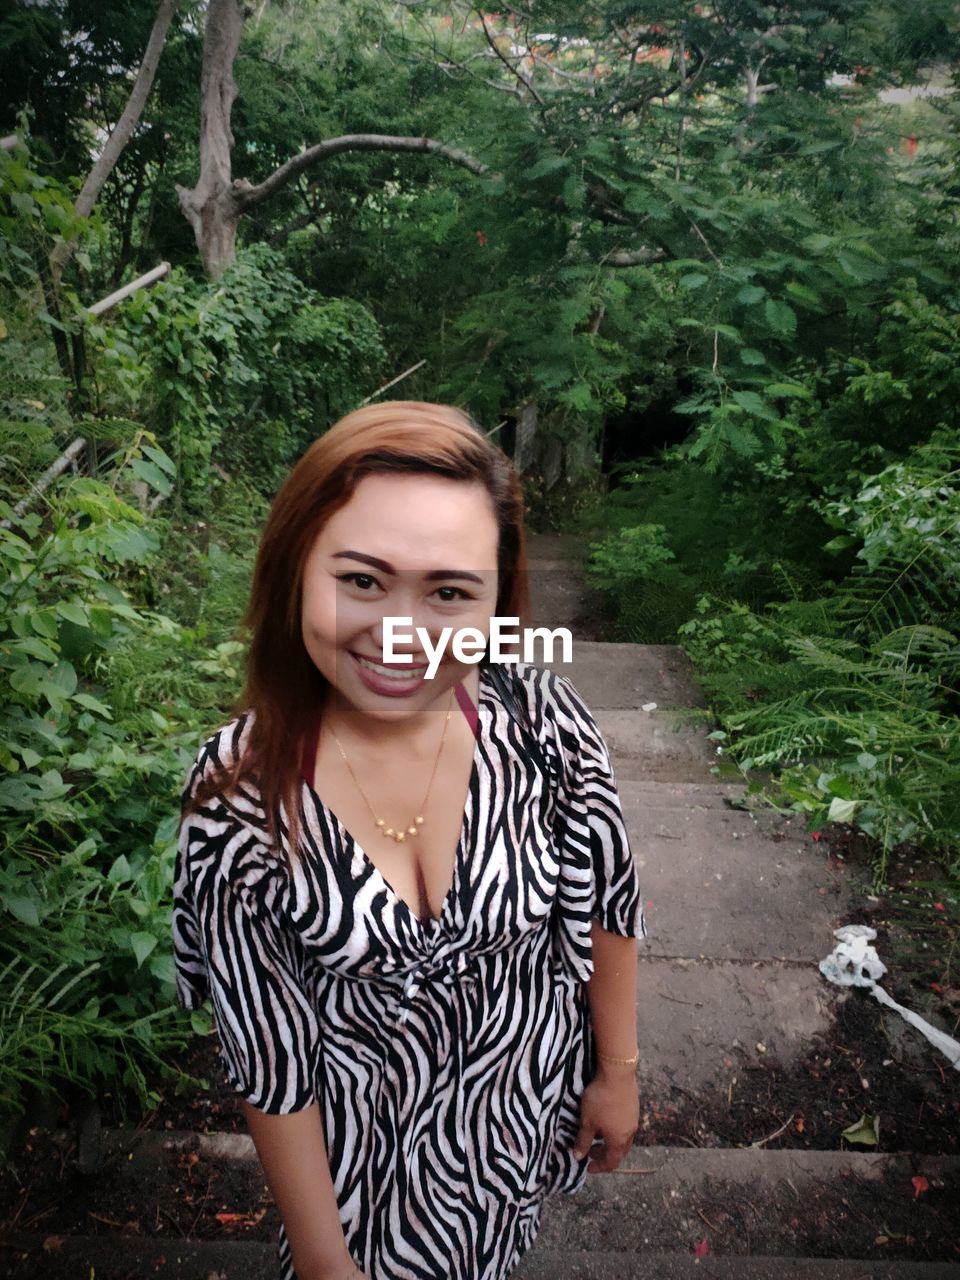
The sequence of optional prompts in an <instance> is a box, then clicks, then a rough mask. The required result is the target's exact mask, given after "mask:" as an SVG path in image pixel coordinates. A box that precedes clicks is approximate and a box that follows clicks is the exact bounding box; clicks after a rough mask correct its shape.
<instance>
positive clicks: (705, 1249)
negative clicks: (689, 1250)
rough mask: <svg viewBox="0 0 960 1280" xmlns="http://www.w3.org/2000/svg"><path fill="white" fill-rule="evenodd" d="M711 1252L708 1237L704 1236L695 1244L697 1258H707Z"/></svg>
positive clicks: (694, 1250)
mask: <svg viewBox="0 0 960 1280" xmlns="http://www.w3.org/2000/svg"><path fill="white" fill-rule="evenodd" d="M709 1252H710V1243H709V1241H708V1240H707V1239H706V1238H704V1239H703V1240H698V1241H697V1243H696V1244H695V1245H694V1246H693V1256H694V1257H695V1258H705V1257H706V1256H707V1254H708V1253H709Z"/></svg>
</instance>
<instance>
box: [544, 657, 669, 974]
mask: <svg viewBox="0 0 960 1280" xmlns="http://www.w3.org/2000/svg"><path fill="white" fill-rule="evenodd" d="M547 701H548V704H549V708H550V715H551V717H552V719H553V721H554V733H555V736H556V740H557V744H558V755H559V757H560V763H561V777H562V779H563V785H562V787H561V791H562V795H563V802H562V812H563V824H564V835H563V841H564V856H563V862H562V868H561V881H562V882H561V902H562V903H563V904H564V908H563V910H564V915H565V917H566V919H565V922H564V923H565V924H566V926H567V934H568V936H567V948H568V956H569V959H570V961H571V963H572V966H573V968H574V970H575V972H577V974H578V976H579V977H580V978H581V980H583V979H585V978H586V977H588V976H589V975H590V973H591V972H592V963H591V962H590V960H589V955H590V944H589V926H590V921H591V920H596V921H598V922H599V924H600V925H601V927H602V928H604V929H606V930H607V931H608V932H609V933H617V934H621V935H622V936H624V937H630V938H645V937H646V936H647V929H646V922H645V919H644V911H643V897H642V894H641V888H640V883H639V878H638V875H637V869H636V864H635V863H634V860H633V854H632V852H631V849H630V837H629V834H628V832H627V826H626V821H625V819H624V815H623V809H622V806H621V802H620V796H619V793H618V791H617V784H616V778H615V775H614V771H613V766H612V764H611V762H610V752H609V750H608V748H607V744H606V741H605V740H604V737H603V734H602V733H601V732H600V729H599V728H598V726H597V722H596V720H595V719H594V718H593V715H592V714H591V713H590V711H589V709H588V708H587V705H586V703H585V702H584V701H583V698H582V697H581V696H580V694H579V692H578V691H577V689H576V688H575V687H574V685H573V684H572V683H571V682H570V680H569V679H568V678H567V677H566V676H562V675H559V674H557V673H555V672H553V673H551V675H550V679H549V682H548V697H547Z"/></svg>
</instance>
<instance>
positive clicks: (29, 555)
mask: <svg viewBox="0 0 960 1280" xmlns="http://www.w3.org/2000/svg"><path fill="white" fill-rule="evenodd" d="M214 9H216V11H217V13H218V14H219V15H220V16H221V17H222V18H223V19H224V22H225V23H226V24H227V25H228V26H229V24H230V23H239V26H238V27H237V30H238V31H240V30H241V28H242V39H241V40H240V45H239V53H238V55H237V57H236V58H235V59H234V60H233V63H232V73H233V75H234V77H235V79H236V83H237V88H238V96H237V99H236V103H235V104H234V106H233V110H232V117H231V120H230V128H231V129H232V133H233V139H234V145H233V149H232V153H231V154H230V156H229V160H230V166H231V167H230V174H231V177H232V179H233V181H232V183H231V184H229V190H230V191H233V192H235V193H239V196H238V198H241V199H247V197H248V196H249V193H250V191H251V190H253V189H256V188H260V189H261V191H260V196H259V197H258V199H257V202H256V203H247V204H245V205H244V206H243V209H242V211H241V215H238V218H237V221H236V226H235V228H234V229H235V230H236V231H237V238H236V241H235V244H234V243H229V237H227V239H226V240H225V241H224V243H223V244H221V245H220V247H219V249H217V251H216V252H214V251H213V249H211V248H210V245H209V244H207V246H206V248H204V246H203V245H202V244H201V243H200V241H202V240H203V235H202V234H201V235H200V236H199V237H198V238H195V235H194V232H195V230H196V227H194V226H191V224H190V223H189V222H188V219H187V218H186V217H185V216H184V213H185V210H184V207H183V204H182V198H183V197H184V193H185V192H187V193H189V192H191V191H194V190H195V189H196V188H197V187H198V185H199V184H198V174H199V173H200V172H201V165H202V164H208V163H209V158H210V151H209V149H208V148H209V146H210V145H213V144H217V145H221V144H223V145H226V144H225V143H224V139H223V138H222V137H221V138H219V140H218V139H217V138H212V137H211V135H209V134H207V135H204V137H203V139H201V135H200V134H199V133H198V124H197V122H198V120H199V119H200V106H201V82H200V63H201V56H202V51H203V44H204V38H205V18H206V16H207V14H208V13H209V12H212V11H213V10H214ZM245 14H246V17H245V16H244V15H245ZM153 17H154V6H153V5H152V4H151V3H148V2H147V0H125V2H124V3H122V4H119V5H113V6H93V7H92V8H91V6H89V5H85V4H74V3H64V4H61V5H57V6H37V5H32V4H27V3H22V4H16V5H14V8H13V10H12V12H11V14H10V15H9V16H5V17H4V19H2V20H0V85H2V86H3V88H2V90H0V111H2V113H3V115H4V123H3V127H2V129H0V132H2V133H12V132H14V131H16V132H17V134H18V136H19V138H20V141H19V143H18V144H17V145H15V146H14V147H13V148H12V149H10V150H7V151H3V152H0V455H2V459H3V467H2V481H0V521H2V527H0V557H2V560H3V569H4V585H3V586H2V587H0V671H2V673H3V679H4V684H5V689H4V694H5V696H4V711H3V713H2V716H3V732H2V735H0V737H2V746H0V767H2V771H3V776H2V777H0V835H2V840H3V853H2V856H0V924H2V926H3V927H2V931H0V932H2V938H3V943H2V946H3V949H4V950H3V958H2V961H0V1030H2V1036H3V1039H2V1047H0V1089H2V1090H3V1092H4V1096H5V1097H7V1098H9V1100H10V1103H11V1109H12V1110H14V1111H15V1110H16V1109H17V1108H18V1107H19V1106H22V1104H23V1102H24V1099H25V1098H26V1097H27V1096H28V1095H29V1092H30V1090H31V1089H33V1090H37V1091H39V1092H40V1093H46V1092H59V1093H61V1096H62V1094H63V1091H64V1090H66V1091H68V1092H69V1091H74V1092H77V1091H79V1092H81V1093H82V1092H88V1093H89V1092H103V1091H113V1092H114V1093H116V1094H117V1095H118V1096H119V1097H120V1098H124V1097H129V1098H131V1099H133V1098H136V1099H137V1100H138V1101H139V1102H140V1103H144V1102H146V1101H149V1097H148V1093H149V1086H148V1085H147V1083H146V1080H147V1074H148V1073H152V1072H153V1071H154V1070H159V1069H160V1068H161V1066H162V1065H163V1064H166V1066H167V1067H168V1068H171V1065H172V1064H173V1063H174V1062H175V1059H176V1052H175V1051H176V1048H177V1046H179V1045H182V1044H184V1043H185V1042H186V1037H188V1036H189V1035H190V1034H191V1028H192V1026H193V1025H194V1024H196V1023H197V1019H196V1018H194V1019H193V1020H192V1021H191V1019H189V1018H188V1017H187V1016H186V1015H184V1014H182V1013H180V1012H179V1011H177V1010H175V1009H174V1008H173V1000H172V996H173V989H172V985H171V977H172V974H171V960H170V948H169V937H168V933H169V890H170V876H171V870H172V851H173V839H174V831H175V822H176V815H177V809H178V799H179V788H180V786H181V784H182V781H183V778H184V774H185V770H186V768H187V766H188V764H189V762H190V760H191V759H192V758H193V755H194V752H195V751H196V748H197V746H198V744H199V743H200V741H202V739H203V738H204V737H205V736H206V734H207V733H208V732H209V731H210V729H211V728H213V727H214V726H215V725H216V724H217V723H219V722H220V720H221V717H222V715H223V712H224V710H225V708H226V707H227V706H229V705H230V704H231V702H232V700H233V698H234V697H235V695H236V691H237V688H238V685H239V681H240V673H241V663H242V658H243V644H244V638H243V637H242V636H241V635H239V634H238V632H237V623H238V620H239V618H240V616H241V613H242V608H243V603H244V598H245V591H246V585H247V579H248V575H249V571H250V565H251V558H252V554H253V549H254V542H255V539H256V535H257V531H258V529H259V527H260V525H261V523H262V519H263V515H264V513H265V510H266V507H267V504H268V503H269V499H270V495H271V494H272V493H273V492H274V491H275V488H276V486H277V483H278V481H279V480H280V478H281V477H282V476H283V475H284V474H285V472H286V470H287V469H288V467H289V466H290V464H291V463H292V462H293V461H294V460H295V459H296V458H297V457H298V456H299V455H300V453H301V452H302V451H303V449H304V448H305V446H306V445H307V444H308V443H309V442H310V441H311V440H312V439H314V438H315V436H316V435H317V434H319V433H320V432H321V431H322V430H323V429H324V428H325V427H326V426H327V425H328V424H329V423H331V422H332V421H334V420H335V419H336V418H337V417H339V416H340V415H341V414H343V413H344V412H346V411H347V410H349V409H350V408H352V407H355V406H356V405H358V404H359V403H361V402H362V401H364V400H365V399H367V398H368V397H371V396H373V395H375V394H377V393H378V389H379V388H381V387H382V386H383V384H385V383H387V382H388V381H389V380H390V379H391V378H394V377H396V376H398V375H405V376H403V378H402V380H401V381H400V382H399V383H398V384H397V385H396V389H395V390H393V391H391V392H389V393H388V394H394V395H400V396H406V397H409V398H422V399H435V400H445V401H451V402H454V403H458V404H462V405H464V406H465V407H466V408H467V409H469V410H470V411H472V412H473V413H474V414H475V415H476V416H477V417H478V419H479V420H480V421H482V422H484V423H485V424H486V425H487V426H488V428H489V430H490V431H491V432H492V433H493V434H494V438H495V439H497V440H498V442H499V443H501V444H502V445H503V447H504V448H505V449H506V450H507V451H508V452H510V453H512V455H513V456H514V459H515V461H516V464H517V466H518V468H519V469H520V471H521V473H522V476H523V480H524V487H525V492H526V494H527V498H528V503H529V507H530V510H531V514H532V516H533V520H534V522H538V521H539V522H542V523H544V524H549V525H550V526H551V527H573V528H578V529H581V530H584V531H586V530H589V531H591V533H592V535H593V541H594V549H593V556H592V573H593V575H594V578H595V580H596V581H597V583H599V584H600V585H601V586H602V588H603V589H604V591H605V592H607V593H608V594H609V596H610V599H611V601H612V602H613V603H614V604H615V606H616V610H617V612H618V617H619V621H618V627H619V632H618V634H617V635H616V636H614V637H611V638H622V639H630V640H637V641H642V642H656V643H676V642H678V641H679V642H681V643H682V644H683V645H684V646H685V647H686V649H687V651H688V652H689V653H690V654H691V656H692V657H693V659H694V661H695V663H696V667H697V671H698V674H699V676H700V679H701V681H702V683H703V684H704V686H705V688H706V689H707V691H708V693H709V696H710V700H711V712H712V714H713V716H714V717H715V718H716V720H717V722H718V724H719V728H717V729H716V730H715V732H714V738H715V741H716V742H717V744H718V746H719V747H720V748H721V749H722V757H721V758H722V759H724V760H726V761H729V762H730V766H731V767H733V768H734V769H736V770H737V771H739V772H740V773H742V774H743V776H745V777H746V779H747V780H748V781H749V782H750V783H751V790H752V791H753V792H754V793H755V794H757V798H758V799H759V793H762V796H763V799H764V800H765V801H772V802H773V803H775V804H778V805H781V806H787V807H790V808H794V809H797V810H799V811H801V812H803V813H805V814H807V815H808V816H809V819H810V822H811V825H813V824H821V823H823V822H824V821H830V820H833V821H843V822H851V823H854V824H856V825H857V826H858V827H859V828H860V830H861V831H862V832H864V833H865V834H866V835H867V836H868V837H869V839H870V840H871V841H872V847H873V849H874V851H875V858H876V862H875V870H876V877H877V880H878V883H879V882H880V881H881V880H882V878H883V876H884V872H885V867H886V866H887V860H888V859H889V857H890V855H891V852H892V851H893V850H894V849H896V848H897V846H898V845H902V844H904V843H908V844H911V845H914V846H918V847H920V848H922V849H925V850H927V851H928V852H929V853H931V854H932V855H934V856H936V857H938V858H939V859H940V860H941V862H942V865H943V868H944V872H943V874H944V876H945V877H946V878H947V879H948V881H949V886H950V893H951V894H954V898H955V892H954V891H955V889H956V888H957V881H958V879H960V814H958V811H957V803H958V802H957V800H956V796H957V795H958V794H960V787H958V781H960V780H958V773H960V745H958V740H957V730H956V723H957V710H958V706H957V702H958V693H957V690H958V687H960V686H958V665H960V663H958V653H960V642H958V634H960V630H958V629H960V618H958V610H960V573H958V570H960V564H958V555H960V553H958V547H960V540H958V537H957V535H958V533H960V495H958V483H957V477H958V475H960V456H958V455H960V436H958V431H960V422H958V417H957V405H958V403H960V373H958V369H960V361H958V354H960V352H958V348H960V318H958V316H960V306H958V301H960V299H958V292H957V284H956V270H955V266H956V261H957V257H958V252H960V234H958V225H957V212H956V210H957V183H956V173H957V169H958V159H960V147H958V140H957V125H958V110H960V108H958V105H957V104H958V101H960V99H958V96H957V92H956V90H957V57H956V50H957V37H958V35H960V26H958V20H957V15H956V10H955V8H954V7H953V6H951V5H949V4H946V3H935V4H929V5H924V6H921V7H919V8H918V7H916V6H913V7H910V6H907V7H904V6H896V5H893V4H885V3H881V4H876V3H867V2H866V0H830V3H828V4H826V5H821V6H819V7H817V8H808V7H806V6H805V5H803V4H789V5H785V6H784V5H780V6H778V7H777V9H776V11H775V12H774V11H773V10H772V9H771V8H770V7H769V6H763V5H754V4H750V5H747V4H741V3H739V0H732V2H731V3H730V4H720V5H713V6H710V5H701V4H694V3H692V0H664V3H662V4H659V5H654V6H652V8H651V6H646V7H645V8H636V7H634V8H631V7H630V6H629V5H628V6H626V7H624V6H623V5H622V4H607V3H601V4H599V5H592V6H590V7H589V9H584V8H583V7H577V6H570V5H557V4H551V3H542V4H541V3H537V4H536V5H534V8H533V10H531V9H530V7H529V6H527V8H526V9H524V10H522V11H520V10H517V11H514V10H512V9H510V8H509V7H508V8H507V9H506V10H502V11H498V14H497V15H492V14H483V15H481V13H480V11H478V10H476V9H474V8H473V7H472V6H470V5H467V4H461V3H460V2H459V0H448V2H446V3H441V2H439V0H437V2H434V0H426V2H424V3H420V4H417V5H400V6H381V5H375V4H360V5H357V4H350V5H346V4H344V3H342V2H341V0H297V2H296V3H290V4H284V5H274V4H270V3H268V4H263V5H258V6H256V7H255V11H254V12H252V13H251V12H248V11H246V10H244V9H243V7H242V6H240V5H239V4H238V3H236V0H205V3H202V4H184V5H180V6H178V9H177V12H176V14H175V16H174V19H173V22H172V24H171V26H170V30H169V33H168V35H167V38H166V45H165V48H164V51H163V55H162V57H161V60H160V64H159V68H158V71H157V76H156V80H155V83H154V85H153V88H152V91H151V95H150V97H149V99H148V105H147V107H146V108H145V109H144V111H143V113H142V115H141V117H140V119H139V121H138V123H137V126H136V128H135V129H134V131H133V133H132V135H131V138H130V141H129V142H128V143H127V145H126V147H125V148H124V149H123V150H122V153H121V154H120V155H119V157H118V158H117V161H116V164H115V166H114V168H113V169H112V170H111V172H110V173H109V175H107V177H106V179H105V181H104V185H103V187H102V190H101V192H100V195H99V198H98V200H97V204H96V206H95V208H94V210H93V213H92V214H91V216H90V217H89V218H79V217H78V216H77V213H76V209H75V205H74V201H75V198H76V195H77V192H78V191H79V190H80V187H81V185H82V183H83V180H84V178H85V177H86V176H87V175H88V173H89V171H90V168H91V165H92V162H93V159H94V153H95V152H96V151H97V149H98V147H99V146H100V144H101V142H102V139H103V138H104V137H106V136H107V135H108V134H109V132H110V130H111V129H112V128H113V126H114V124H115V123H116V121H117V120H118V119H119V118H120V116H121V113H122V111H123V108H124V106H125V104H126V102H127V99H128V95H129V93H130V85H131V82H132V81H133V78H134V76H135V73H136V69H137V66H138V63H139V59H140V57H141V56H142V52H143V49H144V46H145V43H146V40H147V36H148V33H149V31H150V27H151V23H152V21H153ZM244 23H245V24H246V25H245V26H244ZM214 25H216V24H214ZM224 29H225V27H224V25H223V23H221V24H220V26H218V27H217V30H219V31H221V32H222V30H224ZM227 63H229V59H228V60H227ZM902 85H919V86H921V87H923V88H924V89H925V90H926V89H932V90H933V91H935V92H933V93H932V94H931V95H930V96H926V97H914V98H912V99H911V98H909V97H908V98H907V100H905V101H897V102H893V101H891V100H889V99H888V98H887V97H885V96H884V94H885V91H887V90H889V89H891V88H896V87H897V86H902ZM358 135H363V136H364V137H366V138H367V141H366V142H365V143H364V144H363V146H362V147H360V145H359V144H356V143H354V142H351V141H350V139H355V138H356V137H357V136H358ZM338 136H340V137H341V138H346V139H347V142H345V143H343V145H342V146H340V147H339V148H337V149H335V150H333V151H331V152H330V153H329V154H325V155H324V157H323V158H321V159H317V160H316V161H315V162H312V163H310V164H302V165H301V164H300V163H299V162H298V163H297V165H294V166H293V168H292V169H291V168H285V167H284V166H286V165H287V162H288V161H290V160H291V158H292V157H296V156H298V155H300V154H301V153H302V152H303V150H304V148H305V147H309V146H310V145H311V144H312V143H315V142H317V141H319V140H321V139H331V138H334V137H338ZM371 137H372V138H373V141H371V140H370V139H371ZM397 138H400V139H406V140H407V142H408V143H413V144H418V140H421V139H424V138H426V139H432V140H433V142H435V143H437V144H438V145H439V144H442V146H443V147H446V148H447V150H446V151H445V152H437V151H436V150H434V151H428V152H424V151H423V150H422V149H420V150H418V149H417V145H415V146H413V147H412V148H411V147H410V146H405V147H398V146H397V145H395V142H396V139H397ZM377 139H379V141H377ZM391 140H392V141H391ZM201 141H203V144H204V145H203V146H201V145H200V144H201ZM450 148H454V152H453V153H452V152H451V151H450V150H449V149H450ZM201 153H202V154H201ZM264 183H267V188H263V184H264ZM178 189H179V191H180V195H179V197H178ZM223 194H224V193H223V192H221V195H222V196H223ZM224 199H226V200H227V203H229V191H228V192H227V193H226V196H224ZM225 207H226V206H225V205H224V204H223V202H222V201H221V204H220V205H219V206H218V209H217V210H214V212H215V213H216V214H217V217H219V218H221V220H222V215H223V213H224V208H225ZM211 208H212V206H211ZM215 248H216V246H215ZM68 250H69V252H68ZM160 261H167V262H169V263H171V264H172V270H171V271H170V272H169V273H168V274H167V275H165V277H164V278H163V279H162V280H160V281H159V282H158V283H156V284H154V285H153V286H152V287H151V288H149V289H143V290H141V291H139V292H135V293H134V295H133V296H132V297H131V298H130V299H129V300H127V301H126V302H125V303H123V305H122V306H119V307H115V308H113V309H111V310H109V311H107V312H105V313H104V314H103V315H100V316H97V317H94V316H92V315H91V314H90V313H89V311H88V310H87V308H88V307H89V306H90V304H91V303H93V302H95V301H96V300H97V299H99V298H102V297H104V296H105V295H106V294H108V293H110V292H111V291H112V290H113V289H115V288H116V287H117V286H119V285H120V284H122V283H125V282H127V281H130V280H132V279H133V278H134V277H135V276H137V275H139V274H140V273H141V272H143V271H146V270H147V269H148V268H152V267H154V266H155V265H156V264H157V263H158V262H160ZM205 267H206V270H205ZM214 267H215V271H214V270H213V268H214ZM213 274H216V276H217V278H216V279H215V280H211V279H209V278H208V275H213ZM411 369H412V370H413V372H408V371H410V370H411ZM76 440H80V441H82V444H80V445H78V446H77V447H76V449H74V450H73V452H72V455H71V456H72V457H73V462H72V464H71V465H69V466H67V467H65V468H64V470H63V471H62V473H61V474H60V475H59V476H58V477H57V478H55V479H53V480H51V481H50V482H49V483H46V482H45V483H44V486H43V487H42V488H41V487H39V486H38V482H39V481H40V479H41V477H43V476H44V473H45V471H46V469H47V468H48V467H49V466H50V465H51V464H53V463H54V462H56V460H57V459H58V458H61V457H62V456H63V455H64V454H65V451H66V450H67V448H68V446H70V445H71V443H72V442H74V441H76ZM945 897H946V894H945ZM200 1021H203V1020H202V1019H201V1020H200ZM172 1069H173V1070H174V1071H175V1067H174V1068H172Z"/></svg>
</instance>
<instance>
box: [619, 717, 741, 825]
mask: <svg viewBox="0 0 960 1280" xmlns="http://www.w3.org/2000/svg"><path fill="white" fill-rule="evenodd" d="M601 714H602V713H601ZM614 772H615V773H616V778H617V790H618V791H621V792H626V791H627V789H628V788H627V786H626V784H627V783H629V791H630V794H631V796H634V797H636V799H637V802H638V803H642V802H643V801H644V799H647V801H648V803H649V804H650V805H652V806H653V807H654V808H655V809H730V808H734V809H736V808H738V807H739V805H740V802H741V801H742V800H743V799H744V797H745V796H746V794H747V787H746V784H745V783H738V782H723V781H721V780H719V779H716V780H714V781H712V782H679V781H677V782H675V781H665V780H663V779H654V778H629V777H621V775H620V770H619V767H618V766H617V764H616V762H614Z"/></svg>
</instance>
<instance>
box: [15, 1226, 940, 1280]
mask: <svg viewBox="0 0 960 1280" xmlns="http://www.w3.org/2000/svg"><path fill="white" fill-rule="evenodd" d="M4 1253H5V1255H6V1257H7V1258H8V1259H9V1265H10V1266H11V1268H12V1269H11V1270H10V1271H7V1272H5V1275H6V1276H7V1280H60V1278H61V1277H67V1276H69V1277H76V1278H77V1280H87V1278H88V1277H90V1280H94V1278H95V1280H133V1278H137V1280H139V1278H140V1277H144V1278H146V1277H160V1280H277V1276H278V1275H279V1267H278V1264H277V1260H276V1250H275V1248H274V1246H273V1245H272V1244H255V1243H248V1244H245V1243H240V1242H222V1241H191V1240H169V1239H166V1240H165V1239H156V1238H154V1239H148V1240H133V1239H129V1238H127V1239H125V1238H123V1237H111V1236H87V1237H85V1238H77V1237H74V1238H71V1239H67V1240H64V1241H63V1243H62V1244H60V1245H59V1246H58V1247H57V1249H56V1251H55V1259H54V1256H53V1254H51V1252H50V1251H49V1250H45V1249H44V1248H43V1242H42V1239H41V1238H40V1237H27V1238H22V1239H21V1240H19V1241H14V1240H8V1241H6V1242H5V1247H4ZM5 1265H6V1264H5ZM438 1274H439V1273H438ZM511 1280H960V1265H958V1264H955V1263H954V1264H951V1263H948V1262H911V1261H899V1262H894V1261H878V1260H874V1259H870V1260H860V1259H843V1260H840V1261H833V1260H829V1259H826V1258H784V1257H778V1256H772V1257H757V1256H744V1255H739V1254H727V1255H722V1254H721V1255H716V1254H711V1255H709V1256H708V1257H705V1258H697V1257H694V1256H693V1254H692V1253H691V1252H687V1253H681V1252H672V1253H671V1252H662V1251H660V1250H648V1251H645V1252H644V1253H642V1254H632V1253H627V1252H621V1251H614V1250H605V1251H602V1252H601V1251H593V1250H591V1251H589V1252H587V1251H580V1252H570V1251H557V1250H554V1249H543V1248H541V1247H540V1245H539V1242H538V1243H536V1244H534V1246H533V1248H532V1249H531V1251H530V1252H529V1253H528V1254H527V1256H526V1257H525V1258H524V1259H523V1260H522V1261H521V1263H520V1265H519V1266H518V1267H517V1268H515V1270H514V1271H513V1272H512V1275H511Z"/></svg>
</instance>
